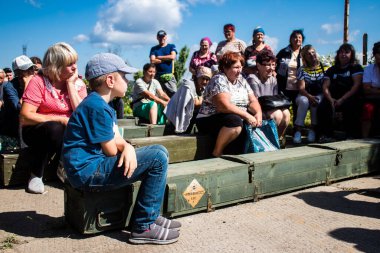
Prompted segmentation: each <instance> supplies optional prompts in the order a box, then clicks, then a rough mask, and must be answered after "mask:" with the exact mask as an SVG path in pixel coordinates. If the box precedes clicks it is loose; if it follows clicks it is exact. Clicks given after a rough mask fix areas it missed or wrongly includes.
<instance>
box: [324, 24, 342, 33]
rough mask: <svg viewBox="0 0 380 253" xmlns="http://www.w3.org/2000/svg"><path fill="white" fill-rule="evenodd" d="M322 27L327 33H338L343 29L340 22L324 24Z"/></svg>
mask: <svg viewBox="0 0 380 253" xmlns="http://www.w3.org/2000/svg"><path fill="white" fill-rule="evenodd" d="M321 29H322V30H324V31H325V32H326V33H327V34H332V33H336V32H339V31H341V30H342V25H341V24H339V23H336V24H323V25H321Z"/></svg>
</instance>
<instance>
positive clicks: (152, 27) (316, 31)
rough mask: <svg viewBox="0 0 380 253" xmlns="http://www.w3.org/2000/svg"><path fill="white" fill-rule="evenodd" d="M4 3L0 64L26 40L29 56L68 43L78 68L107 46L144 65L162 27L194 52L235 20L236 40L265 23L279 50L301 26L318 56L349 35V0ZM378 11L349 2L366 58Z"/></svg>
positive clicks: (376, 4)
mask: <svg viewBox="0 0 380 253" xmlns="http://www.w3.org/2000/svg"><path fill="white" fill-rule="evenodd" d="M3 8H5V9H4V11H3V12H2V14H1V18H0V29H1V31H3V36H2V39H1V51H0V52H1V54H0V67H5V66H11V62H12V59H13V58H15V57H16V56H19V55H21V54H22V45H27V55H28V56H39V57H40V58H42V57H43V54H44V52H45V51H46V49H47V48H48V47H49V46H50V45H52V44H54V43H56V42H60V41H65V42H68V43H69V44H71V45H72V46H73V47H74V48H75V49H76V50H77V52H78V54H79V61H78V68H79V73H82V74H83V72H84V67H85V65H86V62H87V61H88V59H89V58H90V57H91V56H92V55H94V54H95V53H98V52H107V51H114V52H117V53H118V54H119V55H120V56H122V57H123V58H124V59H126V60H127V61H128V62H129V63H130V64H131V65H132V66H134V67H137V68H140V69H141V68H142V66H143V65H144V64H145V63H147V62H148V61H149V58H148V55H149V50H150V48H151V47H152V46H153V45H155V44H156V42H157V41H156V32H157V31H158V30H159V29H164V30H166V31H167V32H168V34H169V40H170V42H171V43H174V44H176V46H177V48H178V50H179V49H180V48H181V47H183V46H184V45H187V46H188V47H190V49H191V52H193V51H194V50H197V49H198V48H199V46H198V44H199V40H200V38H202V37H205V36H208V37H210V38H211V40H212V41H213V42H215V43H214V44H215V45H216V43H217V42H218V41H220V40H223V39H224V36H223V32H222V27H223V25H224V24H226V23H233V24H235V26H236V29H237V30H236V37H237V38H239V39H242V40H244V41H245V42H246V43H247V45H249V44H250V43H251V40H252V38H251V36H252V30H253V29H254V28H255V27H256V26H259V25H260V26H262V27H263V28H264V30H265V33H266V36H267V38H266V41H267V43H268V44H270V45H271V46H272V48H273V49H274V50H275V52H278V51H279V50H280V49H281V48H283V47H285V46H286V45H287V44H288V40H289V34H290V33H291V31H292V30H293V29H296V28H303V29H304V32H305V35H306V41H305V44H312V45H314V46H315V48H316V49H317V51H318V53H319V54H323V55H326V54H330V53H332V54H334V52H335V51H336V49H337V48H338V47H339V45H340V44H341V43H342V40H343V13H344V0H309V1H306V0H303V1H302V0H261V1H257V0H108V1H105V0H65V1H59V0H12V1H7V3H6V4H3ZM379 13H380V1H378V0H351V1H350V19H349V21H350V22H349V29H350V36H349V42H350V43H352V44H353V45H354V46H355V48H356V49H357V52H358V53H359V56H360V55H361V52H362V36H363V33H364V32H366V33H368V36H369V39H368V42H369V43H368V48H369V50H371V48H372V45H373V43H374V42H376V41H379V40H380V29H379V27H380V22H379V21H378V20H379Z"/></svg>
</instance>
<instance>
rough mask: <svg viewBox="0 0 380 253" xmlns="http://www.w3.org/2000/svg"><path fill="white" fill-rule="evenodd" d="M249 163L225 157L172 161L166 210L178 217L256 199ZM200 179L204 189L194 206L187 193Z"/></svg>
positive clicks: (165, 211) (172, 215)
mask: <svg viewBox="0 0 380 253" xmlns="http://www.w3.org/2000/svg"><path fill="white" fill-rule="evenodd" d="M248 170H249V169H248V165H246V164H242V163H236V162H232V161H227V160H224V159H221V158H214V159H206V160H200V161H190V162H183V163H177V164H170V165H169V170H168V178H167V194H166V198H165V199H166V200H165V205H164V209H163V211H164V213H165V214H166V215H168V216H171V217H174V216H178V215H183V214H189V213H194V212H199V211H202V210H209V211H210V210H212V209H213V208H214V207H217V206H222V205H227V204H231V203H236V202H241V201H246V200H253V185H252V183H250V182H249V177H248V174H249V173H248ZM193 180H196V181H197V182H198V183H199V184H200V185H201V187H202V188H203V189H204V193H203V195H202V194H199V189H198V190H197V192H198V194H196V196H195V197H198V198H199V202H198V203H194V204H195V205H194V206H192V205H191V204H190V203H189V202H188V200H186V198H185V196H184V193H185V192H186V189H187V188H188V187H189V186H190V184H191V183H192V182H193Z"/></svg>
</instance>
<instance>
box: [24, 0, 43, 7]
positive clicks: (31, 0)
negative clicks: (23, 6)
mask: <svg viewBox="0 0 380 253" xmlns="http://www.w3.org/2000/svg"><path fill="white" fill-rule="evenodd" d="M25 3H28V4H30V5H32V6H33V7H36V8H40V7H41V4H40V3H39V2H38V1H37V0H25Z"/></svg>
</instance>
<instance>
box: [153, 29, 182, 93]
mask: <svg viewBox="0 0 380 253" xmlns="http://www.w3.org/2000/svg"><path fill="white" fill-rule="evenodd" d="M157 40H158V45H156V46H154V47H152V48H151V49H150V54H149V57H150V63H153V64H155V65H156V70H157V73H156V77H155V78H156V79H157V80H158V81H159V82H160V84H161V86H162V89H163V90H164V91H165V93H166V94H167V95H168V96H169V97H171V96H173V95H174V93H175V92H176V91H177V81H176V79H175V77H174V75H173V73H174V60H175V58H176V55H177V50H176V47H175V45H174V44H168V43H167V34H166V32H165V31H163V30H160V31H158V33H157Z"/></svg>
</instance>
